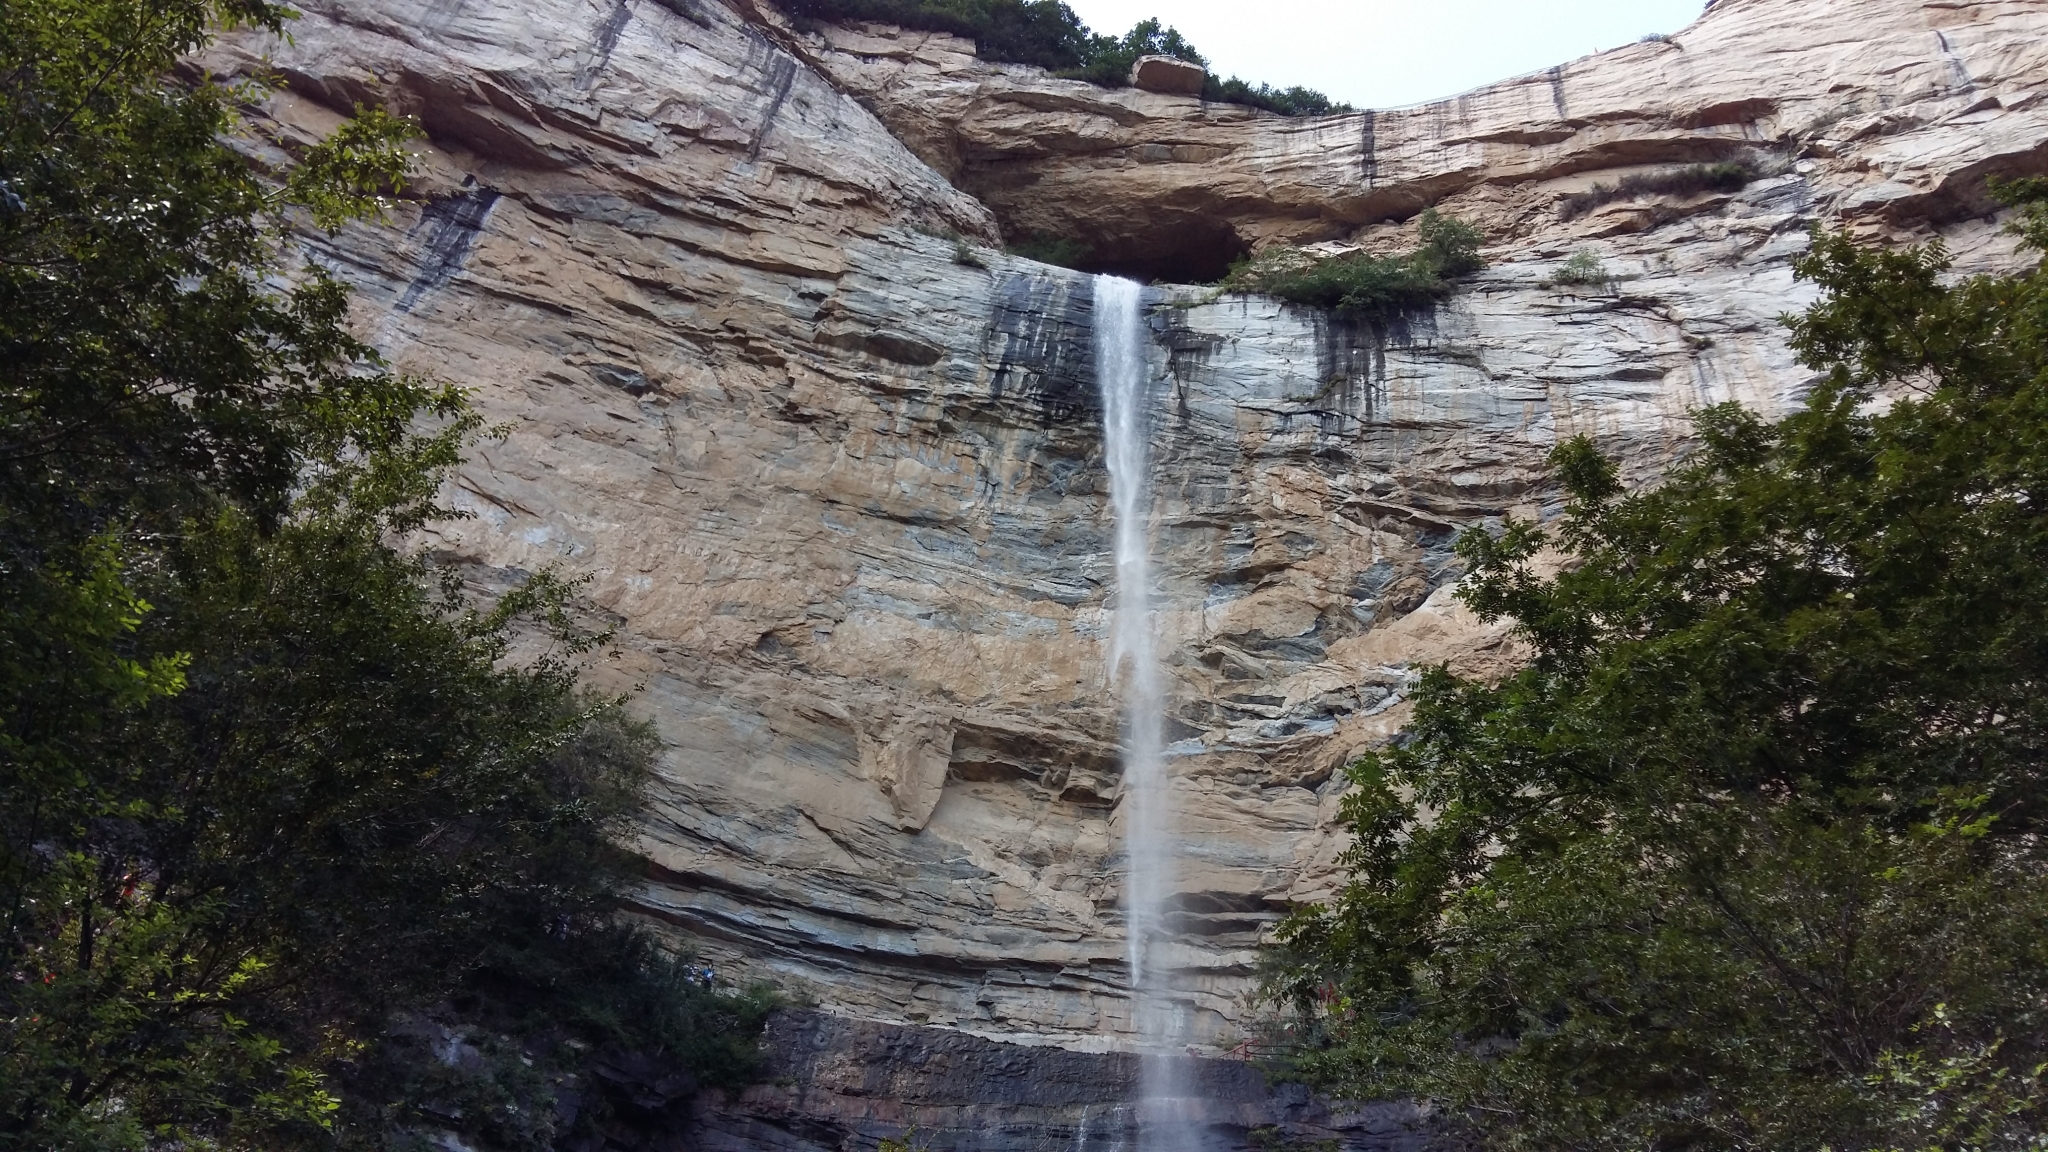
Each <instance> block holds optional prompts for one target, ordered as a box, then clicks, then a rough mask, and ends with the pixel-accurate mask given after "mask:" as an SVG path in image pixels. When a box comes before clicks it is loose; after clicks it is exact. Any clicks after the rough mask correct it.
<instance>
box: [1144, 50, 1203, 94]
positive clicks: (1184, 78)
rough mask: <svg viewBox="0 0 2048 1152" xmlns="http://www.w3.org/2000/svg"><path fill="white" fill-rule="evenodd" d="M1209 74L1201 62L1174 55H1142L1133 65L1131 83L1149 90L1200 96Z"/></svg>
mask: <svg viewBox="0 0 2048 1152" xmlns="http://www.w3.org/2000/svg"><path fill="white" fill-rule="evenodd" d="M1208 78H1209V74H1208V73H1207V72H1205V71H1203V70H1202V66H1201V65H1200V64H1190V63H1188V62H1187V61H1185V60H1177V59H1175V58H1174V57H1172V56H1140V57H1138V62H1137V63H1136V64H1133V65H1131V85H1132V86H1133V87H1136V88H1143V89H1144V90H1145V91H1147V92H1172V93H1175V94H1177V95H1181V96H1198V95H1200V94H1201V91H1202V83H1203V81H1205V80H1207V79H1208Z"/></svg>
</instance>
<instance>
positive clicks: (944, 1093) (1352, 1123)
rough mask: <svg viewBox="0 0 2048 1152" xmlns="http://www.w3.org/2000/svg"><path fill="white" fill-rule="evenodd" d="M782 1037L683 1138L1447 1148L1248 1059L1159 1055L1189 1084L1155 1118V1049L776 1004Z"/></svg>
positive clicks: (757, 1146) (777, 1150)
mask: <svg viewBox="0 0 2048 1152" xmlns="http://www.w3.org/2000/svg"><path fill="white" fill-rule="evenodd" d="M766 1042H767V1046H768V1067H767V1068H766V1069H764V1071H763V1078H762V1082H761V1083H759V1084H756V1085H754V1086H753V1087H751V1088H748V1089H746V1090H744V1091H742V1092H739V1093H736V1094H731V1093H725V1092H719V1091H709V1092H705V1093H704V1094H703V1095H702V1096H700V1097H699V1099H698V1102H697V1105H696V1108H695V1111H694V1115H693V1120H692V1124H691V1126H690V1128H689V1130H688V1131H687V1132H686V1133H684V1134H683V1135H684V1139H683V1144H682V1146H683V1147H687V1148H690V1149H692V1150H693V1152H765V1150H771V1149H772V1150H774V1152H838V1150H839V1149H841V1148H846V1147H855V1148H872V1147H874V1146H875V1144H876V1143H877V1142H878V1141H880V1140H883V1139H901V1138H903V1136H904V1134H905V1133H907V1132H911V1131H912V1130H913V1129H914V1130H915V1133H914V1135H913V1137H912V1140H911V1146H912V1147H914V1148H925V1147H929V1148H930V1149H932V1150H933V1152H1043V1150H1045V1149H1059V1150H1060V1152H1135V1150H1136V1149H1137V1148H1138V1147H1139V1144H1138V1139H1139V1124H1140V1122H1141V1121H1145V1120H1164V1121H1166V1122H1168V1123H1169V1124H1170V1125H1171V1126H1172V1129H1173V1130H1176V1131H1177V1132H1178V1133H1180V1134H1181V1138H1182V1139H1184V1140H1185V1141H1186V1143H1185V1144H1184V1145H1181V1146H1178V1147H1176V1148H1175V1150H1174V1152H1251V1150H1254V1149H1258V1148H1260V1147H1262V1143H1261V1142H1263V1146H1265V1147H1274V1146H1284V1143H1293V1144H1296V1145H1302V1146H1307V1147H1311V1148H1313V1147H1316V1146H1317V1145H1318V1144H1320V1143H1321V1142H1323V1141H1327V1140H1334V1141H1336V1142H1337V1147H1338V1148H1339V1149H1341V1150H1343V1152H1426V1150H1433V1149H1436V1148H1439V1147H1441V1146H1442V1145H1441V1144H1440V1143H1438V1141H1437V1139H1435V1138H1432V1136H1431V1135H1430V1133H1429V1131H1428V1128H1427V1116H1426V1115H1425V1114H1424V1113H1423V1112H1422V1111H1421V1110H1420V1109H1418V1108H1416V1107H1414V1106H1412V1105H1405V1104H1350V1103H1344V1102H1341V1101H1330V1100H1325V1099H1323V1098H1321V1097H1318V1096H1316V1095H1314V1094H1313V1093H1311V1092H1310V1091H1309V1090H1308V1089H1307V1088H1306V1087H1305V1086H1303V1085H1300V1084H1286V1083H1278V1084H1268V1083H1267V1080H1266V1076H1265V1074H1264V1072H1263V1071H1262V1070H1261V1069H1260V1068H1259V1067H1258V1066H1257V1065H1255V1064H1253V1063H1252V1062H1250V1061H1245V1060H1228V1059H1215V1058H1210V1057H1197V1056H1178V1057H1150V1058H1149V1059H1169V1060H1173V1061H1174V1062H1175V1063H1176V1064H1177V1065H1178V1067H1177V1068H1176V1069H1175V1079H1176V1080H1177V1081H1178V1082H1179V1083H1181V1084H1184V1085H1186V1086H1187V1090H1188V1091H1189V1095H1188V1096H1186V1097H1183V1098H1180V1099H1174V1100H1158V1101H1152V1102H1149V1103H1148V1104H1147V1105H1145V1106H1144V1107H1145V1108H1147V1109H1159V1110H1161V1112H1160V1114H1159V1115H1156V1116H1155V1115H1142V1114H1141V1113H1140V1111H1139V1107H1140V1106H1138V1105H1134V1104H1132V1103H1131V1101H1132V1099H1133V1098H1134V1097H1135V1096H1136V1095H1137V1089H1138V1084H1139V1082H1140V1079H1141V1077H1142V1075H1143V1071H1142V1068H1141V1065H1142V1062H1143V1061H1144V1060H1145V1059H1148V1058H1147V1057H1140V1056H1138V1055H1136V1054H1133V1053H1129V1052H1074V1051H1069V1050H1067V1049H1063V1048H1050V1047H1034V1046H1029V1045H1023V1044H1008V1043H1003V1042H1000V1041H995V1040H988V1039H984V1038H982V1037H978V1036H972V1035H969V1034H967V1033H964V1032H956V1031H953V1030H952V1029H948V1028H928V1027H923V1028H921V1027H910V1026H904V1025H893V1024H876V1023H870V1022H866V1021H859V1020H852V1019H849V1018H846V1017H841V1016H833V1015H830V1014H827V1013H823V1012H817V1011H809V1010H794V1009H793V1010H787V1011H784V1012H781V1013H778V1014H777V1015H776V1017H775V1019H774V1020H773V1021H772V1022H771V1023H770V1024H769V1027H768V1034H767V1038H766ZM1156 1131H1157V1129H1155V1132H1156ZM1254 1133H1259V1134H1260V1135H1259V1136H1258V1137H1256V1138H1255V1137H1254V1135H1253V1134H1254ZM1275 1138H1277V1140H1276V1139H1275Z"/></svg>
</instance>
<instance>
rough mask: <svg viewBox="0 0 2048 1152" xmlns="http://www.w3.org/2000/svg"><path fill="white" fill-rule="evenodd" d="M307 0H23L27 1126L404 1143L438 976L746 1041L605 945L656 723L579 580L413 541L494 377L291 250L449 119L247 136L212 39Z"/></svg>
mask: <svg viewBox="0 0 2048 1152" xmlns="http://www.w3.org/2000/svg"><path fill="white" fill-rule="evenodd" d="M289 17H290V12H289V10H288V9H286V8H284V7H283V6H281V5H274V4H269V3H264V2H262V0H0V77H4V79H0V917H4V921H0V1149H10V1150H11V1149H24V1150H27V1149H35V1150H42V1149H53V1148H63V1149H132V1148H142V1147H181V1148H257V1147H261V1148H266V1149H273V1148H288V1147H298V1146H307V1147H329V1146H332V1145H334V1144H335V1143H337V1142H341V1143H344V1144H345V1143H347V1142H348V1141H349V1140H352V1139H360V1140H361V1142H364V1143H376V1142H378V1141H380V1140H382V1139H383V1138H384V1137H385V1136H386V1135H389V1133H388V1132H386V1131H385V1130H384V1129H383V1128H382V1127H381V1125H383V1124H384V1123H385V1121H387V1120H390V1121H392V1122H393V1123H399V1124H401V1125H403V1124H406V1123H410V1122H412V1121H413V1120H416V1119H419V1117H418V1116H416V1115H414V1114H412V1113H406V1112H405V1111H404V1110H403V1108H404V1103H405V1102H404V1101H401V1100H395V1099H379V1098H375V1097H374V1096H371V1095H368V1094H366V1092H367V1090H366V1089H363V1085H365V1084H366V1083H368V1081H366V1080H365V1079H364V1078H363V1070H364V1069H366V1068H368V1067H369V1066H370V1065H372V1064H375V1063H376V1062H377V1061H379V1060H383V1059H385V1057H386V1056H387V1055H388V1054H389V1052H390V1046H389V1044H388V1041H389V1036H388V1034H387V1033H388V1026H389V1025H390V1023H391V1022H392V1021H393V1020H394V1019H396V1018H398V1017H399V1016H401V1015H403V1014H404V1013H407V1012H424V1011H427V1010H429V1009H430V1008H436V1007H437V1006H448V1005H455V1006H457V1007H460V1006H461V1005H464V1004H467V1005H470V1007H471V1008H473V1009H474V1010H476V1011H479V1012H481V1011H483V1010H484V1006H486V1005H488V1004H493V1003H495V1004H501V1005H506V1006H507V1007H506V1008H505V1010H507V1011H509V1006H510V1005H511V1004H515V1003H516V1004H518V1005H521V1006H523V1007H524V1008H525V1009H530V1010H533V1011H541V1012H545V1013H548V1014H549V1015H550V1016H551V1017H554V1018H559V1019H560V1020H561V1021H562V1023H561V1025H560V1027H561V1028H562V1029H564V1030H566V1031H568V1032H569V1033H570V1034H571V1035H583V1036H588V1037H590V1039H589V1040H588V1041H587V1042H589V1043H597V1042H603V1041H610V1042H613V1043H617V1044H628V1045H638V1046H641V1047H650V1048H654V1049H661V1048H662V1047H663V1046H664V1045H665V1046H667V1047H668V1048H670V1049H674V1050H675V1052H674V1055H675V1058H676V1059H677V1060H679V1061H681V1062H682V1063H683V1064H685V1065H688V1064H689V1063H690V1062H691V1061H693V1060H697V1059H698V1058H699V1055H702V1053H699V1052H697V1050H695V1049H692V1050H690V1051H684V1050H683V1046H679V1045H678V1044H676V1043H675V1042H674V1041H673V1039H672V1037H671V1035H670V1034H671V1033H672V1032H673V1029H672V1028H670V1026H669V1025H668V1024H665V1023H663V1019H664V1018H672V1017H673V1015H674V1013H673V1012H672V1011H671V1009H672V1008H674V1006H675V1005H676V1004H677V1003H679V1002H678V1001H677V999H676V998H675V997H674V996H669V995H666V994H663V995H654V994H653V993H650V992H649V991H648V989H649V986H650V982H651V983H652V984H659V983H660V981H661V979H662V971H661V968H660V966H659V965H658V964H655V963H653V961H652V959H651V958H650V957H649V955H648V954H647V953H646V951H645V949H644V948H642V949H641V951H639V952H637V953H633V954H632V955H633V956H637V957H639V959H638V960H632V961H631V962H626V961H615V960H607V959H604V956H605V955H606V953H605V951H604V948H603V947H600V945H602V944H603V942H604V941H606V940H609V939H612V938H613V936H615V935H616V931H617V930H616V929H614V928H613V927H611V916H612V908H613V905H614V902H615V899H616V894H617V892H618V890H619V888H620V886H621V885H622V884H623V883H624V882H625V881H626V880H627V879H629V878H630V871H629V868H630V863H631V862H630V861H629V860H628V859H627V858H626V857H625V856H624V855H623V854H622V853H621V852H620V851H619V850H618V849H616V848H615V847H613V845H612V835H613V833H614V832H616V831H617V830H618V829H619V827H620V825H621V822H622V821H624V820H626V819H627V818H628V817H629V816H630V814H631V813H632V812H633V811H634V810H635V808H636V807H637V805H638V802H639V794H640V788H641V785H642V782H643V781H644V778H645V775H646V772H647V767H648V760H649V755H650V752H649V741H648V739H647V737H646V735H645V734H644V733H643V732H641V731H640V730H639V729H638V728H636V727H635V726H633V725H631V724H629V723H627V722H626V721H625V720H624V719H623V717H622V716H621V714H620V708H619V703H618V702H617V701H612V700H601V699H593V698H589V697H586V696H583V695H581V694H579V692H578V691H577V688H576V660H577V658H578V653H579V652H581V651H583V650H584V649H586V648H587V647H588V646H589V645H590V644H591V643H592V642H593V641H594V640H595V637H593V636H592V635H590V634H588V633H587V632H584V631H582V630H580V629H578V628H577V627H576V625H575V623H574V620H573V618H572V615H571V613H570V610H569V609H570V605H571V602H572V597H571V595H570V593H571V592H572V591H573V589H572V588H571V587H570V586H568V585H566V584H565V583H563V582H562V581H560V580H557V579H554V578H552V577H550V576H548V575H546V574H541V575H538V576H536V577H534V578H532V579H531V580H528V581H525V582H523V583H521V584H520V585H519V586H517V587H514V588H512V589H510V590H508V591H506V592H505V593H504V594H503V595H501V596H499V597H497V598H496V599H495V601H494V602H493V603H490V604H484V603H479V602H475V601H473V600H472V599H471V598H470V597H469V596H468V595H467V594H465V593H464V591H463V587H462V584H461V582H460V581H459V580H458V579H457V578H456V574H454V573H451V572H448V571H443V570H438V569H436V568H435V567H433V566H432V565H431V564H430V563H429V562H428V560H427V559H426V558H425V557H424V556H422V555H420V554H417V553H411V552H406V551H401V550H399V549H398V548H396V547H394V546H393V544H392V542H393V541H396V540H403V539H407V538H409V537H410V536H412V535H414V534H415V533H417V531H418V530H419V529H420V528H422V527H423V526H425V525H426V524H427V523H429V522H431V521H433V520H436V519H440V518H445V517H447V516H450V515H452V513H451V512H450V511H449V510H448V509H446V508H443V507H441V506H439V504H438V503H437V494H438V493H439V492H440V491H441V486H442V483H443V481H444V480H445V479H446V478H447V475H448V472H449V470H450V469H451V468H452V467H453V466H454V465H455V464H456V463H457V462H458V461H459V458H460V453H461V451H462V448H463V445H464V444H465V443H466V442H467V441H468V440H470V439H471V438H472V437H473V436H475V435H476V434H477V433H478V431H479V425H478V418H477V417H476V415H475V414H474V413H473V412H471V411H470V410H469V408H468V407H467V406H466V404H465V402H464V399H463V397H462V395H461V394H460V393H459V392H458V391H456V390H454V389H452V388H448V387H444V386H440V385H437V384H434V383H432V382H429V381H423V380H418V379H413V378H409V377H405V376H401V375H398V374H395V373H393V372H391V371H390V370H389V369H388V368H387V367H386V366H385V365H384V364H383V363H382V362H381V361H380V360H379V359H378V357H377V356H376V354H375V353H374V351H373V350H372V349H370V348H369V347H367V346H365V345H364V344H362V343H360V342H359V341H357V340H356V339H355V338H354V337H352V336H351V335H350V333H349V331H348V329H347V328H346V326H345V323H344V321H345V318H346V315H347V309H348V303H349V301H348V295H347V293H346V291H345V290H344V289H343V288H342V286H341V285H340V284H339V283H338V282H336V281H335V280H333V279H331V278H330V277H328V276H326V275H325V274H323V273H322V272H321V271H320V270H319V269H318V268H316V267H310V266H299V265H296V262H288V261H287V259H286V256H285V254H286V253H287V252H289V251H290V250H291V248H292V240H291V236H290V232H289V228H290V226H291V224H292V222H293V221H294V220H295V219H296V220H305V221H310V222H312V223H314V224H316V225H320V226H326V227H330V228H333V227H339V226H341V225H342V224H344V223H346V222H347V221H349V220H351V219H355V218H359V217H363V216H367V215H374V214H376V212H377V211H378V210H379V204H380V201H379V199H378V197H379V195H380V194H382V193H387V192H389V191H391V190H393V189H394V187H395V186H396V185H398V184H399V183H400V182H401V181H402V179H403V174H404V170H405V165H406V161H407V157H406V155H405V151H404V149H405V145H406V142H407V140H408V138H409V137H410V136H411V134H412V130H411V128H410V127H409V126H407V125H405V124H403V123H402V122H400V121H398V120H395V119H393V118H391V117H388V116H385V115H382V114H381V113H363V114H359V115H358V116H357V117H356V118H355V119H354V120H353V121H351V122H349V123H348V124H347V125H346V126H345V127H343V128H342V129H340V130H339V131H337V132H336V133H335V134H334V135H333V136H332V137H330V138H329V139H327V140H326V141H323V142H320V143H318V144H315V145H312V146H310V147H307V148H305V149H304V150H303V151H302V153H301V154H300V155H299V157H298V162H297V163H296V164H295V165H294V166H293V167H292V168H291V169H290V171H288V172H281V173H274V174H271V175H272V176H274V177H275V179H274V180H270V179H266V177H265V174H264V173H262V172H259V171H258V170H257V169H256V168H254V167H253V166H252V164H251V162H250V160H249V159H248V158H247V157H245V156H243V155H240V154H238V153H237V152H236V151H234V150H233V149H231V148H230V147H229V146H228V145H227V143H226V141H228V140H230V139H232V138H233V137H234V136H235V134H236V132H237V130H238V127H239V126H238V124H237V121H236V115H235V109H236V108H237V107H238V106H239V105H240V103H241V102H242V101H244V100H249V99H254V98H257V97H259V96H260V95H261V93H260V92H257V91H254V90H251V89H245V88H229V87H224V86H222V85H220V84H217V83H213V82H211V81H208V80H205V79H203V78H198V79H188V80H187V81H185V82H173V81H172V80H170V79H168V78H169V77H172V76H173V75H175V74H177V70H178V69H179V68H180V66H181V61H183V60H185V59H186V58H187V57H188V54H189V53H190V52H191V51H192V50H194V49H195V48H197V47H198V46H200V45H202V44H203V43H204V42H205V40H206V39H207V36H208V35H209V30H210V29H211V28H213V27H214V26H216V25H217V24H218V23H221V22H243V23H251V24H257V25H261V26H265V27H268V28H269V29H271V30H272V31H279V30H281V29H282V28H283V27H284V26H285V24H286V21H287V20H288V19H289ZM515 634H522V635H526V636H528V637H529V638H530V639H531V640H533V641H534V645H533V646H532V647H534V648H537V649H538V650H540V651H541V652H542V653H543V654H542V655H540V656H539V657H538V658H532V659H528V658H523V657H519V656H518V654H517V652H515V648H514V645H513V640H514V636H515ZM621 947H623V945H621ZM507 949H517V950H518V951H519V952H520V953H521V954H522V955H524V956H525V957H527V959H528V961H532V962H528V963H523V964H521V965H517V966H508V964H507V963H505V962H503V957H504V956H505V955H506V950H507ZM619 955H625V954H624V953H620V954H619ZM537 958H549V959H550V963H551V964H552V965H553V969H552V970H554V971H557V972H559V973H561V974H562V979H559V980H555V981H553V982H552V983H551V982H550V981H548V980H543V979H540V978H539V976H540V975H543V974H545V972H546V971H549V970H550V969H548V968H547V967H546V966H537ZM628 959H629V960H630V959H631V958H630V957H628ZM565 984H573V985H574V987H573V989H571V988H568V987H565V986H564V985H565ZM572 991H573V997H572V996H571V992H572ZM699 992H700V993H702V995H703V996H711V995H713V993H710V992H707V991H704V990H701V989H700V990H699ZM693 995H695V994H693ZM592 999H595V1000H599V1001H606V1002H616V1003H621V1004H626V1003H636V1004H638V1005H640V1007H639V1008H638V1009H636V1010H634V1011H632V1012H631V1013H630V1014H626V1013H624V1012H622V1013H621V1014H620V1019H621V1020H622V1021H624V1023H623V1024H622V1025H621V1026H620V1027H619V1028H614V1029H612V1030H610V1031H607V1030H606V1029H604V1028H602V1027H600V1026H599V1025H598V1023H596V1022H588V1023H585V1022H580V1021H581V1018H580V1017H578V1016H577V1015H576V1014H575V1013H573V1012H572V1011H570V1008H571V1007H573V1004H574V1003H581V1002H584V1001H588V1000H592ZM662 1005H668V1007H661V1006H662ZM464 1010H469V1009H464ZM664 1014H667V1015H666V1017H664ZM737 1026H738V1025H736V1027H737ZM665 1037H668V1038H665ZM706 1058H707V1059H708V1057H706ZM720 1059H721V1060H723V1059H724V1057H720ZM715 1062H716V1061H714V1063H715ZM359 1089H363V1090H359ZM394 1109H395V1110H396V1111H394ZM472 1119H474V1118H472ZM447 1123H454V1122H452V1121H449V1122H447ZM457 1126H460V1125H459V1124H458V1125H457Z"/></svg>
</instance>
